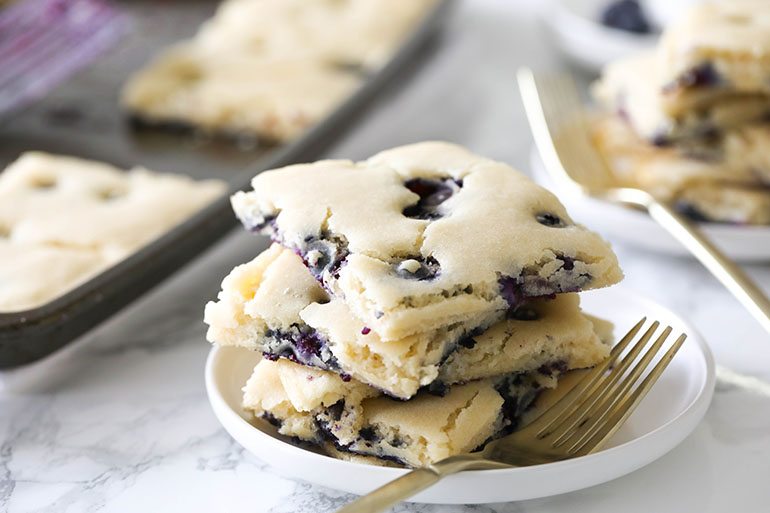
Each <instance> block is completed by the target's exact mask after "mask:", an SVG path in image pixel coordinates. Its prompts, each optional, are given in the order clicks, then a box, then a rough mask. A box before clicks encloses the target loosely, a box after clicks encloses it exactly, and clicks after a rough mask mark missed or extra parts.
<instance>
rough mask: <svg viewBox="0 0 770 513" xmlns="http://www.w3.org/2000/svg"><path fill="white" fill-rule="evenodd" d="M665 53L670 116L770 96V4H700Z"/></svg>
mask: <svg viewBox="0 0 770 513" xmlns="http://www.w3.org/2000/svg"><path fill="white" fill-rule="evenodd" d="M660 52H661V58H662V60H663V71H662V80H663V84H664V87H665V97H666V104H667V109H668V110H669V111H670V112H674V111H677V110H680V109H681V106H682V105H687V104H694V103H695V104H700V105H707V104H713V103H715V102H717V101H720V100H721V99H722V98H723V97H725V96H726V95H731V94H736V93H739V94H763V95H767V94H770V4H768V3H767V2H766V1H764V0H730V1H724V2H705V3H700V4H697V5H695V6H694V7H693V8H692V9H690V10H689V12H688V13H687V15H686V16H685V18H684V20H682V21H681V22H680V23H677V24H676V25H675V26H673V27H672V28H670V29H669V30H666V31H665V33H664V35H663V37H662V40H661V43H660Z"/></svg>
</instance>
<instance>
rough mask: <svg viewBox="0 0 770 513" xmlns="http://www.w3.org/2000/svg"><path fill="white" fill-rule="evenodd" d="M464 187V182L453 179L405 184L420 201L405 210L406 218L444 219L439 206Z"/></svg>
mask: <svg viewBox="0 0 770 513" xmlns="http://www.w3.org/2000/svg"><path fill="white" fill-rule="evenodd" d="M462 186H463V181H462V180H454V179H452V178H440V179H429V178H413V179H411V180H407V181H406V182H404V187H406V188H407V189H409V190H410V191H412V192H413V193H415V194H417V195H418V196H419V197H420V199H419V200H418V201H417V203H415V204H414V205H410V206H408V207H406V208H405V209H404V210H403V214H404V215H405V216H406V217H411V218H414V219H425V220H429V221H432V220H435V219H438V218H440V217H442V213H441V212H439V211H438V208H439V206H440V205H441V204H442V203H444V202H445V201H446V200H448V199H449V198H451V197H452V196H453V195H454V194H455V193H457V192H458V191H459V190H460V189H461V188H462Z"/></svg>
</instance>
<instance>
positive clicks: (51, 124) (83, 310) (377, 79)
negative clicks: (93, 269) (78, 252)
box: [0, 0, 453, 369]
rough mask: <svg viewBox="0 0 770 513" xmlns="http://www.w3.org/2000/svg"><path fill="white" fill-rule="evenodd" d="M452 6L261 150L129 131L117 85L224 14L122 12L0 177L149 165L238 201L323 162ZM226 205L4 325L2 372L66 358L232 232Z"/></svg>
mask: <svg viewBox="0 0 770 513" xmlns="http://www.w3.org/2000/svg"><path fill="white" fill-rule="evenodd" d="M452 2H453V0H443V1H441V2H440V3H439V4H438V5H437V7H436V8H435V9H434V11H433V12H432V13H431V14H430V15H428V17H427V18H426V19H425V20H424V21H423V23H422V24H421V25H420V26H419V27H418V28H416V29H415V31H414V32H413V33H412V34H411V35H410V37H409V38H408V39H407V40H406V41H405V42H404V44H403V45H402V47H401V48H400V49H399V51H398V52H397V53H396V55H394V57H393V58H392V59H391V61H390V62H389V63H388V64H387V65H386V66H385V67H383V68H382V69H381V70H380V71H378V72H377V73H375V74H373V75H371V76H370V77H368V79H367V80H366V81H365V82H364V84H363V85H362V86H361V87H360V88H359V89H358V91H356V92H355V93H354V94H353V95H352V96H351V97H350V98H349V99H348V100H346V101H345V102H344V103H343V104H342V105H340V107H338V108H337V109H336V110H335V111H334V112H333V113H332V114H331V115H330V116H329V117H328V118H326V119H325V120H323V121H322V122H320V123H318V124H317V125H316V126H314V127H313V128H312V129H310V130H309V131H308V132H306V133H305V134H304V135H303V136H302V137H300V138H299V139H297V140H295V141H293V142H291V143H289V144H286V145H281V146H257V147H244V146H243V145H241V144H239V143H238V142H237V141H224V140H216V139H204V138H201V137H200V136H195V135H193V134H189V133H188V134H185V133H171V132H164V131H161V130H132V128H131V126H130V124H129V123H127V121H126V117H125V113H123V112H122V111H121V110H120V109H119V106H118V95H119V92H120V87H121V85H122V84H123V83H124V81H125V80H126V78H127V77H128V75H129V74H130V73H131V72H132V71H133V70H136V69H138V68H139V67H140V66H142V65H143V64H144V63H145V62H146V61H147V60H148V59H149V58H151V57H152V56H153V55H154V54H156V53H157V52H158V51H159V50H160V49H162V48H164V47H165V46H168V45H169V44H171V43H173V42H175V41H179V40H180V39H184V38H187V37H190V36H192V35H193V34H194V33H195V31H196V30H197V28H198V26H199V25H200V24H201V22H202V21H203V20H205V19H207V18H209V17H210V16H211V15H212V14H213V13H214V10H215V8H216V2H212V1H208V0H207V1H204V0H188V1H184V2H162V3H158V2H153V1H150V0H135V1H131V2H122V3H121V4H120V5H121V7H122V8H124V9H125V10H127V11H128V14H129V16H130V18H131V28H130V31H129V34H128V35H126V36H125V37H124V38H123V39H122V40H121V41H120V42H119V43H118V45H117V46H116V48H115V49H114V50H112V51H111V52H109V53H108V54H106V55H105V56H103V57H101V58H100V59H99V60H97V61H96V62H94V63H93V64H92V65H90V66H89V67H88V68H87V69H85V70H84V71H82V72H80V73H78V74H77V75H76V76H74V77H73V78H72V79H70V80H68V81H67V82H65V83H64V84H62V85H61V86H59V87H58V88H57V89H55V90H54V91H53V92H52V93H51V94H49V95H48V96H46V97H45V98H44V99H42V100H40V101H39V102H37V103H35V104H33V105H31V106H29V107H27V108H26V109H24V110H22V111H20V112H18V113H16V115H14V116H12V117H9V118H6V119H3V120H0V165H2V166H3V167H5V165H7V164H8V163H10V162H12V161H13V160H15V159H16V158H17V157H18V156H19V155H20V154H21V153H23V152H24V151H28V150H38V151H47V152H51V153H61V154H65V155H74V156H78V157H83V158H89V159H94V160H100V161H104V162H109V163H111V164H114V165H116V166H119V167H122V168H129V167H132V166H135V165H143V166H145V167H147V168H149V169H152V170H155V171H161V172H172V173H184V174H186V175H189V176H192V177H194V178H199V179H200V178H218V179H222V180H225V181H227V182H228V183H229V185H230V187H229V192H230V193H232V192H235V191H236V190H240V189H244V188H246V187H248V184H249V181H250V179H251V178H252V177H253V176H254V175H255V174H256V173H258V172H260V171H263V170H265V169H270V168H274V167H279V166H283V165H287V164H290V163H293V162H301V161H307V160H311V159H313V158H316V157H318V156H319V155H320V154H321V152H322V151H323V150H324V149H325V148H326V147H328V146H329V144H330V143H331V142H332V141H334V140H335V139H336V138H338V137H339V136H340V135H341V134H342V132H343V131H344V130H345V129H347V128H349V127H350V126H351V124H352V123H353V121H354V120H355V118H356V117H357V116H358V115H360V114H361V113H362V111H363V108H364V107H365V105H366V104H367V103H368V102H370V101H371V100H373V99H374V98H375V97H376V95H377V93H378V92H379V91H380V90H382V89H383V88H385V87H386V86H388V85H390V84H392V83H393V82H394V80H393V79H394V78H396V77H397V75H398V74H399V73H401V72H405V71H407V70H408V68H409V67H410V65H413V64H416V63H419V61H420V60H421V59H422V58H424V57H425V56H426V55H427V54H428V53H429V52H430V50H431V47H432V44H431V43H433V42H435V40H436V37H435V36H436V35H437V34H438V33H439V30H438V29H439V27H441V25H442V23H443V21H444V19H445V18H446V15H447V13H448V11H449V9H450V8H451V4H452ZM229 195H230V194H227V195H226V196H225V197H223V198H221V199H220V200H218V201H216V202H215V203H213V204H212V205H210V206H209V207H207V208H206V209H205V210H203V211H201V212H199V213H197V214H195V215H194V216H192V217H191V218H189V219H188V220H187V221H185V222H184V223H183V224H181V225H179V226H177V227H175V228H173V229H172V230H170V231H169V232H167V233H166V234H165V235H164V236H162V237H161V238H159V239H157V240H155V241H154V242H152V243H150V244H149V245H147V246H145V247H144V248H142V249H141V250H139V251H137V252H135V253H133V254H132V255H131V256H129V257H127V258H126V259H124V260H123V261H121V262H120V263H118V264H117V265H115V266H113V267H111V268H109V269H107V270H106V271H104V272H102V273H101V274H99V275H97V276H95V277H94V278H92V279H90V280H88V281H87V282H85V283H83V284H82V285H80V286H79V287H77V288H76V289H74V290H72V291H71V292H69V293H67V294H65V295H64V296H61V297H59V298H57V299H55V300H54V301H52V302H50V303H47V304H45V305H43V306H41V307H38V308H35V309H32V310H27V311H23V312H14V313H4V314H3V313H0V369H7V368H12V367H17V366H20V365H23V364H26V363H29V362H32V361H34V360H37V359H39V358H42V357H43V356H46V355H47V354H50V353H51V352H53V351H55V350H56V349H58V348H60V347H62V346H63V345H65V344H67V343H68V342H70V341H71V340H73V339H75V338H76V337H78V336H79V335H81V334H83V333H85V332H86V331H88V330H89V329H91V328H92V327H94V326H96V325H97V324H99V323H100V322H101V321H103V320H104V319H106V318H107V317H109V316H110V315H112V314H113V313H115V312H116V311H118V310H119V309H121V308H122V307H124V306H125V305H127V304H128V303H130V302H131V301H133V300H134V299H136V298H137V297H139V296H141V295H142V294H143V293H144V292H146V291H147V290H149V289H150V288H152V287H153V286H155V285H156V284H158V283H159V282H160V281H161V280H163V279H164V278H166V277H168V276H169V275H170V274H172V273H173V272H174V271H176V270H177V269H179V268H181V267H182V266H183V265H184V264H185V263H187V262H188V261H190V260H191V259H192V258H194V257H195V256H196V255H197V254H199V253H200V252H201V251H203V250H204V249H206V248H207V247H209V246H210V245H212V244H213V243H214V242H216V241H217V240H218V239H219V238H220V237H222V236H223V235H224V234H225V233H227V232H228V231H229V230H230V229H231V228H232V227H234V226H235V224H236V220H235V218H234V216H233V214H232V211H231V209H230V204H229Z"/></svg>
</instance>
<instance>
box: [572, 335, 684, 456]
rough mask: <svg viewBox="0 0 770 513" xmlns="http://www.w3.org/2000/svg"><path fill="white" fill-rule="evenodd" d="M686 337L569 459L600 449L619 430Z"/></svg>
mask: <svg viewBox="0 0 770 513" xmlns="http://www.w3.org/2000/svg"><path fill="white" fill-rule="evenodd" d="M685 339H687V335H685V334H682V335H680V336H679V338H678V339H677V340H676V342H674V344H673V345H672V346H671V348H669V350H668V351H666V354H665V355H663V358H661V359H660V361H659V362H658V363H657V365H655V367H653V369H652V370H651V371H650V373H649V374H648V375H647V377H645V378H644V380H643V381H642V384H641V385H639V387H638V388H637V389H636V390H635V391H634V393H633V394H632V395H630V396H628V397H626V399H625V400H624V401H623V402H622V403H621V404H620V405H619V406H618V407H617V408H616V409H615V411H614V412H613V414H612V416H611V417H610V418H609V419H608V420H607V422H606V423H605V424H604V426H603V427H602V429H600V430H599V431H598V432H597V433H596V434H594V435H593V436H592V437H591V439H590V440H588V442H586V443H585V444H583V445H582V447H580V448H578V449H576V450H575V452H572V453H570V456H571V457H576V456H584V455H586V454H591V453H593V452H596V451H597V450H599V449H601V447H602V446H603V445H604V444H605V443H606V442H607V440H609V439H610V438H611V437H612V435H614V434H615V432H616V431H617V430H618V429H620V426H622V425H623V424H624V423H625V421H626V419H627V418H628V417H629V416H630V415H631V414H632V413H633V412H634V410H635V409H636V407H637V406H639V403H641V402H642V399H644V397H645V396H646V395H647V393H648V392H649V391H650V389H651V388H652V386H653V385H654V384H655V383H656V382H657V381H658V378H660V376H661V374H663V371H664V370H666V367H668V364H669V363H671V360H673V358H674V356H675V355H676V353H677V352H678V351H679V349H680V348H681V347H682V344H684V341H685Z"/></svg>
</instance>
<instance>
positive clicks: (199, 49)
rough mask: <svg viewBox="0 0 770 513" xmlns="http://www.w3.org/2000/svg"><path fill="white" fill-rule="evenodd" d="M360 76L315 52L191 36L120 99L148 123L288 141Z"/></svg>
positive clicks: (340, 98) (318, 117)
mask: <svg viewBox="0 0 770 513" xmlns="http://www.w3.org/2000/svg"><path fill="white" fill-rule="evenodd" d="M360 83H361V78H360V76H359V75H357V74H355V73H352V72H351V71H350V70H346V69H342V68H339V67H333V66H328V65H325V64H324V63H322V62H320V61H317V60H314V59H307V58H297V59H276V58H271V57H269V56H262V55H252V54H247V53H241V52H238V51H230V52H227V53H222V52H219V51H214V50H212V49H210V48H207V47H204V46H202V45H200V44H197V43H195V42H190V41H188V42H184V43H180V44H177V45H176V46H174V47H172V48H169V49H167V50H165V51H164V52H163V53H161V54H160V55H159V56H157V57H156V58H155V59H154V60H153V61H152V62H150V63H149V64H148V65H147V66H145V67H144V68H143V69H141V70H140V71H138V72H137V73H135V74H134V75H133V76H132V77H131V78H130V79H129V81H128V82H127V84H126V85H125V87H124V89H123V93H122V104H123V106H124V108H125V109H126V110H127V111H128V112H129V113H130V114H131V115H132V116H133V117H134V118H135V119H136V120H137V121H139V122H140V123H142V124H147V125H158V126H164V125H165V126H169V125H175V126H179V125H181V126H184V127H189V128H191V129H195V130H197V131H201V132H204V133H213V134H218V135H225V136H231V137H244V136H247V137H254V138H260V139H262V140H265V141H287V140H290V139H293V138H295V137H297V136H299V135H301V134H302V133H303V132H304V131H305V130H307V129H308V128H309V127H310V126H312V125H314V124H315V123H317V122H318V121H319V120H321V119H323V118H324V117H326V116H327V115H328V114H329V113H330V112H331V111H332V110H333V109H334V108H335V107H336V106H337V105H338V104H340V103H341V102H342V101H344V100H345V98H347V97H348V96H349V95H350V94H352V92H353V91H354V90H355V89H356V88H358V86H359V85H360Z"/></svg>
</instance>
